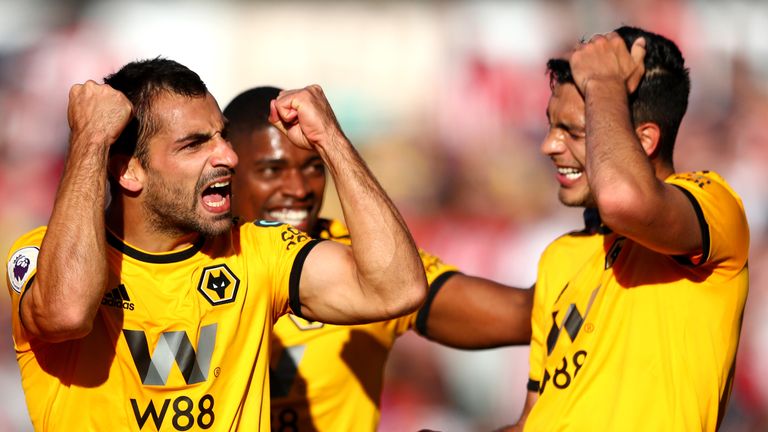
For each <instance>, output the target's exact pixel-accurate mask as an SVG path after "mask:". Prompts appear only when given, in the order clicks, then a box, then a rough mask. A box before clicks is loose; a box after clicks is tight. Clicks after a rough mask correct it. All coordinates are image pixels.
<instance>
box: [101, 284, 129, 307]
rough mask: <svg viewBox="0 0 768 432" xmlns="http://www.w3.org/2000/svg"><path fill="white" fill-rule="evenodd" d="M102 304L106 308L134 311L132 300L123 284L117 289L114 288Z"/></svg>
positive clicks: (105, 296) (106, 295)
mask: <svg viewBox="0 0 768 432" xmlns="http://www.w3.org/2000/svg"><path fill="white" fill-rule="evenodd" d="M101 304H103V305H104V306H110V307H115V308H123V309H128V310H133V303H132V302H131V298H130V297H128V291H127V290H126V289H125V285H123V284H120V286H118V287H117V288H113V289H112V291H109V292H108V293H106V294H105V295H104V298H103V299H102V300H101Z"/></svg>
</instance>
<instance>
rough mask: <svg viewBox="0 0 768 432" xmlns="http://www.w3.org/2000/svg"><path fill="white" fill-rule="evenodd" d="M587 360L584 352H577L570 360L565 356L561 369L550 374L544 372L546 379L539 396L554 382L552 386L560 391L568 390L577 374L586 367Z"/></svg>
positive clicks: (542, 382) (542, 383)
mask: <svg viewBox="0 0 768 432" xmlns="http://www.w3.org/2000/svg"><path fill="white" fill-rule="evenodd" d="M586 359H587V352H586V351H584V350H579V351H576V352H575V353H574V354H573V356H571V358H570V359H569V358H568V357H565V356H563V359H562V363H561V364H560V367H557V368H555V370H554V371H553V372H552V373H550V372H549V370H544V379H542V380H541V386H540V387H539V394H542V393H544V388H546V387H547V384H548V383H549V382H550V381H552V385H554V386H555V388H558V389H560V390H562V389H565V388H568V386H570V385H571V383H572V382H573V380H574V379H576V374H578V373H579V370H581V367H582V366H584V362H585V361H586Z"/></svg>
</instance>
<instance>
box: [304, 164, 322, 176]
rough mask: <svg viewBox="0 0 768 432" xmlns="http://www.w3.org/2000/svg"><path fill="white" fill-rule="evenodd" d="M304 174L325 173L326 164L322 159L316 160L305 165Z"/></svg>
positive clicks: (316, 174)
mask: <svg viewBox="0 0 768 432" xmlns="http://www.w3.org/2000/svg"><path fill="white" fill-rule="evenodd" d="M304 174H306V175H312V176H319V175H322V174H325V164H323V162H322V161H315V162H312V163H310V164H309V165H306V166H305V167H304Z"/></svg>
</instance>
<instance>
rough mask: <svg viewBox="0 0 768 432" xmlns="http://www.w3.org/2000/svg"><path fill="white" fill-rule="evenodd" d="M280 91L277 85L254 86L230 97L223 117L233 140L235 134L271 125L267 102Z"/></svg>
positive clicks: (246, 132) (248, 132)
mask: <svg viewBox="0 0 768 432" xmlns="http://www.w3.org/2000/svg"><path fill="white" fill-rule="evenodd" d="M280 92H281V89H279V88H277V87H267V86H265V87H254V88H252V89H249V90H246V91H244V92H242V93H240V94H239V95H237V96H235V98H234V99H232V101H231V102H230V103H229V105H227V107H226V108H224V117H226V118H227V121H228V123H227V129H228V132H229V134H230V136H231V137H232V139H233V141H234V137H235V136H239V135H243V134H250V133H251V132H252V131H254V130H258V129H263V128H265V127H267V126H271V123H270V122H269V103H270V101H272V100H273V99H276V98H277V96H278V95H279V94H280Z"/></svg>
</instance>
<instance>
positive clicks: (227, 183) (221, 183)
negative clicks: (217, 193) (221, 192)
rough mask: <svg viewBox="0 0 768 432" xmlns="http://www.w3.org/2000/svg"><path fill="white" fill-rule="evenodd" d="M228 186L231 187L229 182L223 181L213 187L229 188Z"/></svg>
mask: <svg viewBox="0 0 768 432" xmlns="http://www.w3.org/2000/svg"><path fill="white" fill-rule="evenodd" d="M227 186H229V182H228V181H223V182H216V183H214V184H213V185H212V186H211V187H227Z"/></svg>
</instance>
